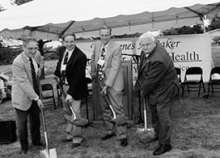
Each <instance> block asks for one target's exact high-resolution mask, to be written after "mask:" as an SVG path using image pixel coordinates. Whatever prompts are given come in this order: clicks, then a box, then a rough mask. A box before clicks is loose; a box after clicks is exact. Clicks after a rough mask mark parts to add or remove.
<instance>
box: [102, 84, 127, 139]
mask: <svg viewBox="0 0 220 158" xmlns="http://www.w3.org/2000/svg"><path fill="white" fill-rule="evenodd" d="M100 86H101V88H100V92H101V90H102V87H103V84H102V83H101V82H100ZM104 95H105V94H100V93H99V98H100V103H101V110H102V117H103V120H104V124H105V128H106V130H107V133H108V134H113V133H115V132H116V135H117V137H118V139H123V138H127V125H126V124H125V125H117V124H115V123H114V122H113V121H112V119H113V114H112V111H111V109H110V107H109V105H108V103H107V102H106V100H105V98H104ZM107 96H108V98H109V100H110V103H111V105H112V108H113V109H114V111H115V114H116V118H117V117H125V114H124V108H123V92H122V91H120V92H119V91H116V90H114V89H113V88H111V87H108V89H107Z"/></svg>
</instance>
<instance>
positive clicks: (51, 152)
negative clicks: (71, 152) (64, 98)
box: [40, 108, 57, 158]
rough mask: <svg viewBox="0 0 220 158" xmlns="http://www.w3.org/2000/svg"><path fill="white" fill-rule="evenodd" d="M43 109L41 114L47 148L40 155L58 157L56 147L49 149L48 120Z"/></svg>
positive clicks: (47, 157) (49, 157)
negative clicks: (46, 120)
mask: <svg viewBox="0 0 220 158" xmlns="http://www.w3.org/2000/svg"><path fill="white" fill-rule="evenodd" d="M40 109H41V115H42V123H43V129H44V138H45V142H46V149H45V150H41V151H40V155H41V156H42V158H57V152H56V149H55V148H54V149H49V143H48V138H47V128H46V122H45V116H44V110H43V108H40Z"/></svg>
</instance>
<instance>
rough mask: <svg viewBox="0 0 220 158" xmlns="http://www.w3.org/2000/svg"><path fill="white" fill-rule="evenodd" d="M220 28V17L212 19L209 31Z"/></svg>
mask: <svg viewBox="0 0 220 158" xmlns="http://www.w3.org/2000/svg"><path fill="white" fill-rule="evenodd" d="M219 28H220V18H214V19H212V20H211V23H210V25H209V26H208V28H207V31H211V30H215V29H219Z"/></svg>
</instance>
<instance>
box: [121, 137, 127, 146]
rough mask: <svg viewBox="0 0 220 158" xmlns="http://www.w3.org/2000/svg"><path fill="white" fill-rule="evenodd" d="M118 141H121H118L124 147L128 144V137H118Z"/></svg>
mask: <svg viewBox="0 0 220 158" xmlns="http://www.w3.org/2000/svg"><path fill="white" fill-rule="evenodd" d="M120 141H121V143H120V145H121V146H123V147H125V146H127V145H128V139H127V138H123V139H120Z"/></svg>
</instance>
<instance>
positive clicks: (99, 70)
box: [98, 47, 105, 81]
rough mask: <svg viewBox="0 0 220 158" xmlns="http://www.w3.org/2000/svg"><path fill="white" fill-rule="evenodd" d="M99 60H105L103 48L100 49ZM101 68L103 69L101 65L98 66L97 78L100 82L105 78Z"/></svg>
mask: <svg viewBox="0 0 220 158" xmlns="http://www.w3.org/2000/svg"><path fill="white" fill-rule="evenodd" d="M100 59H101V60H105V48H104V47H103V48H102V51H101V54H100ZM103 68H104V64H103V65H99V64H98V78H99V80H100V81H102V80H103V79H104V77H105V74H104V71H103Z"/></svg>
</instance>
